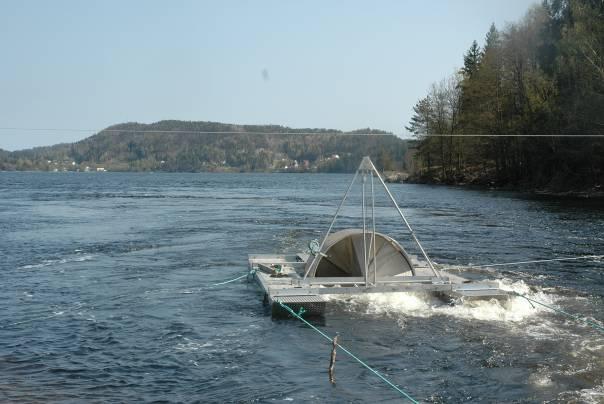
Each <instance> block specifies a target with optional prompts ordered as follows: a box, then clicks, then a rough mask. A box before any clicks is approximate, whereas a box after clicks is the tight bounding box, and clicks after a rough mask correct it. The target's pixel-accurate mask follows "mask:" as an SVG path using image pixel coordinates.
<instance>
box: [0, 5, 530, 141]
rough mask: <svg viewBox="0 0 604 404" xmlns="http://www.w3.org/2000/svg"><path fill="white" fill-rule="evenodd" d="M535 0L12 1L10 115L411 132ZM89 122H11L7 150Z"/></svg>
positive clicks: (6, 67)
mask: <svg viewBox="0 0 604 404" xmlns="http://www.w3.org/2000/svg"><path fill="white" fill-rule="evenodd" d="M532 3H534V1H531V0H488V1H487V0H458V1H453V0H450V1H444V0H430V1H419V0H418V1H413V2H412V1H402V0H399V1H363V2H361V1H335V0H334V1H297V2H294V1H218V0H216V1H212V2H209V1H208V2H203V1H126V0H123V1H110V0H103V1H80V0H78V1H60V0H53V1H28V0H14V1H13V0H3V1H2V2H0V50H1V52H2V55H1V57H0V127H20V128H74V129H80V128H81V129H102V128H104V127H106V126H108V125H111V124H115V123H120V122H125V121H138V122H145V123H150V122H155V121H158V120H162V119H185V120H208V121H220V122H228V123H247V124H269V123H270V124H282V125H287V126H291V127H325V128H336V129H343V130H350V129H356V128H363V127H372V128H380V129H385V130H389V131H392V132H395V133H397V134H402V133H403V131H404V130H403V127H404V125H405V124H406V123H407V122H408V120H409V118H410V116H411V112H412V111H411V108H412V107H413V105H414V104H415V102H416V101H417V99H418V98H420V97H422V96H424V95H425V93H426V91H427V89H428V87H429V85H430V84H431V83H432V82H434V81H438V80H440V79H441V78H443V77H445V76H447V75H449V74H451V73H452V72H453V71H454V69H456V68H459V67H460V66H461V64H462V54H463V53H464V52H465V51H466V49H467V48H468V47H469V46H470V44H471V42H472V40H473V39H477V40H478V41H479V43H482V41H483V38H484V34H485V33H486V31H487V30H488V28H489V25H490V24H491V22H495V24H497V25H498V26H499V27H503V26H504V25H505V23H506V22H510V21H515V20H518V19H519V18H521V17H522V15H523V14H524V12H525V11H526V10H527V9H528V7H529V6H530V5H531V4H532ZM263 71H264V72H265V73H264V74H263ZM90 134H92V133H89V132H67V131H39V132H36V131H7V130H0V148H4V149H8V150H15V149H21V148H26V147H32V146H39V145H50V144H54V143H58V142H71V141H75V140H79V139H81V138H84V137H86V136H88V135H90Z"/></svg>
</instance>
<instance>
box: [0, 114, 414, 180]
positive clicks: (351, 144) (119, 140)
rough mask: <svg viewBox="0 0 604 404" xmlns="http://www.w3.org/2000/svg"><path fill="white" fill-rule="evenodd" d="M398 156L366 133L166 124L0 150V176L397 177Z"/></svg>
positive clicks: (382, 135)
mask: <svg viewBox="0 0 604 404" xmlns="http://www.w3.org/2000/svg"><path fill="white" fill-rule="evenodd" d="M201 132H203V133H201ZM212 132H213V133H212ZM283 133H286V134H283ZM405 152H406V143H405V141H403V140H401V139H399V138H397V137H396V136H394V135H393V134H391V133H388V132H384V131H380V130H375V129H369V128H368V129H359V130H356V131H353V132H348V133H345V132H342V131H339V130H332V129H309V128H305V129H292V128H288V127H284V126H278V125H268V126H261V125H233V124H224V123H217V122H191V121H174V120H171V121H160V122H156V123H152V124H140V123H123V124H119V125H113V126H110V127H108V128H106V129H104V130H102V131H101V132H99V133H98V134H96V135H93V136H90V137H88V138H86V139H83V140H81V141H79V142H75V143H62V144H57V145H54V146H48V147H36V148H33V149H28V150H20V151H15V152H6V151H0V170H44V171H78V170H79V171H88V170H91V171H97V170H103V169H104V170H107V171H184V172H198V171H222V172H235V171H236V172H249V171H260V172H262V171H312V172H349V171H353V170H354V169H355V168H356V167H357V166H358V164H359V162H360V160H361V157H362V156H365V155H370V156H371V157H372V158H373V160H374V161H375V163H376V165H377V166H378V168H380V169H384V170H402V169H404V168H405V167H404V155H405Z"/></svg>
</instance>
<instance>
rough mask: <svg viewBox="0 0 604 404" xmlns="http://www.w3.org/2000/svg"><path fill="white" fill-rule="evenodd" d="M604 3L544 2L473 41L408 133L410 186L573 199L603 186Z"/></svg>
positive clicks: (421, 105)
mask: <svg viewBox="0 0 604 404" xmlns="http://www.w3.org/2000/svg"><path fill="white" fill-rule="evenodd" d="M603 15H604V2H602V1H592V0H572V1H571V0H545V1H543V2H542V3H541V4H540V5H535V6H533V7H531V8H530V9H529V10H528V12H527V13H526V15H525V16H524V18H523V19H522V20H521V21H519V22H517V23H513V24H508V25H507V26H506V27H505V28H504V29H502V30H499V29H498V28H497V27H495V25H491V27H490V29H489V30H488V32H487V34H486V37H485V41H484V43H483V44H482V45H479V44H478V42H476V41H474V42H473V43H472V44H471V46H470V47H469V49H468V51H467V52H466V53H465V54H464V55H463V67H462V68H461V69H460V70H459V71H457V72H455V73H454V74H453V75H452V76H450V77H448V78H445V79H443V80H442V81H440V82H438V83H435V84H433V85H432V86H431V88H430V89H429V91H428V94H427V95H426V96H425V97H424V98H422V99H420V100H419V101H418V102H417V103H416V105H415V107H414V109H413V110H414V114H413V116H412V118H411V121H410V122H409V124H408V126H407V130H409V131H410V132H412V133H414V134H415V137H416V139H417V144H416V145H415V146H414V148H415V150H414V154H415V158H414V161H415V163H416V170H415V171H414V173H413V175H412V176H411V178H410V179H409V180H410V181H411V182H421V183H430V184H449V185H464V184H468V185H472V186H480V187H486V188H501V189H515V190H521V191H522V190H529V191H531V192H535V193H540V194H548V195H558V196H571V195H577V196H581V195H601V186H602V184H604V115H603V114H604V19H603V18H602V16H603Z"/></svg>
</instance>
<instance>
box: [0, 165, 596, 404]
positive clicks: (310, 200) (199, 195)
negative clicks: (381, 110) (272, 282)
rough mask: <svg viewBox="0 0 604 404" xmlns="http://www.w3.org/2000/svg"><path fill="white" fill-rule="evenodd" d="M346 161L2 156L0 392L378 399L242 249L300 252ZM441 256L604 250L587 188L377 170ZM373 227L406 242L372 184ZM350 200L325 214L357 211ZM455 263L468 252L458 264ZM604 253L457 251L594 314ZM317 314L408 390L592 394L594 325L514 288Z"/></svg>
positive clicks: (513, 396) (406, 298)
mask: <svg viewBox="0 0 604 404" xmlns="http://www.w3.org/2000/svg"><path fill="white" fill-rule="evenodd" d="M350 179H351V176H350V175H341V174H338V175H328V174H324V175H323V174H314V175H312V174H309V175H306V174H291V175H290V174H158V173H132V174H130V173H0V277H1V278H0V279H1V282H0V308H1V312H2V316H1V317H0V401H11V402H39V401H45V402H82V401H85V402H91V401H92V402H101V401H102V402H140V401H145V402H151V401H157V402H161V401H165V402H195V401H197V402H261V403H264V402H269V403H273V402H317V403H323V402H354V403H356V402H359V403H360V402H367V401H372V402H391V401H395V400H399V399H400V396H399V395H398V393H396V392H395V391H394V390H392V389H391V388H389V387H388V386H387V385H386V384H384V383H383V382H382V381H380V380H379V379H377V378H376V377H375V376H374V375H373V374H371V373H370V372H368V371H367V370H365V369H364V368H362V367H361V366H360V365H359V364H358V363H356V362H353V361H352V360H351V359H350V358H348V357H346V356H345V355H344V354H343V353H340V354H339V355H338V359H337V364H336V380H337V383H336V384H335V385H334V386H332V385H331V384H330V383H329V381H328V376H327V372H326V369H327V365H328V361H329V354H330V346H329V345H328V343H326V341H325V340H323V339H322V338H321V337H320V336H319V335H318V334H317V333H315V332H314V331H312V330H311V329H309V328H308V327H306V326H305V325H303V324H302V323H301V322H299V321H297V320H293V319H290V320H273V319H271V317H270V316H269V315H267V313H266V310H265V308H264V307H263V305H262V294H261V293H260V291H259V290H258V289H257V288H256V287H255V286H254V285H253V284H248V283H246V282H245V281H244V280H242V281H238V282H233V283H229V284H225V285H221V286H217V287H210V285H212V284H214V283H218V282H221V281H225V280H228V279H233V278H235V277H237V276H240V275H242V274H244V273H245V272H246V270H247V254H249V253H272V252H282V251H283V252H298V251H304V250H306V249H307V244H308V242H309V241H310V240H311V239H313V238H318V237H319V236H320V235H321V232H322V231H324V230H325V229H326V227H327V225H328V224H329V221H330V220H331V217H332V215H333V213H334V212H335V209H336V207H337V204H338V202H339V200H340V198H341V196H342V194H343V193H344V191H345V189H346V187H347V185H348V182H349V181H350ZM391 189H392V191H393V194H394V195H395V196H396V198H397V199H398V200H399V201H400V206H401V207H402V208H403V210H404V212H405V213H406V214H407V215H408V218H409V221H410V223H411V224H412V225H413V226H414V228H415V230H416V233H417V235H418V237H419V239H420V240H421V241H422V243H423V245H424V247H425V248H426V250H427V251H428V252H429V254H430V255H431V257H432V258H433V259H434V261H436V262H437V263H439V264H441V265H445V266H451V267H452V268H453V270H454V271H456V270H464V268H466V267H468V266H471V265H478V264H490V263H502V262H514V261H524V260H535V259H544V258H552V257H572V256H582V255H590V254H604V248H603V247H604V207H603V206H602V205H603V204H602V203H601V202H600V203H598V202H593V203H590V204H587V203H586V202H573V201H559V200H558V201H556V200H538V199H530V198H526V197H523V196H522V195H519V194H514V193H505V192H497V191H471V190H462V189H458V188H448V187H430V186H422V185H392V186H391ZM377 196H378V197H377V201H376V203H377V210H376V215H377V217H378V220H377V227H378V230H380V231H382V232H384V233H386V234H389V235H391V236H393V237H394V238H396V239H398V240H399V241H400V242H401V244H403V245H404V246H409V250H410V252H411V253H417V251H415V250H414V249H413V248H411V246H410V243H409V236H408V234H407V232H406V231H405V229H404V228H403V226H402V225H401V223H400V220H399V219H398V218H397V216H396V213H395V212H394V211H393V210H392V209H390V208H388V205H387V203H386V200H385V198H384V196H383V195H382V194H378V195H377ZM358 201H359V200H358V198H356V199H355V198H352V199H351V201H350V204H349V205H347V208H346V209H344V212H343V216H342V219H341V220H340V221H339V222H338V223H337V225H336V227H337V228H343V227H350V226H357V225H358V218H359V214H360V208H359V207H358ZM466 269H467V268H466ZM603 274H604V261H603V260H601V259H599V260H598V259H589V260H578V261H569V262H550V263H539V264H529V265H518V266H507V267H493V268H490V269H488V268H487V269H472V270H471V271H470V276H471V277H472V278H476V279H482V278H491V279H496V280H499V281H500V283H501V284H502V286H503V287H506V288H508V289H512V290H516V291H518V292H522V293H527V295H528V296H530V297H532V298H534V299H536V300H539V301H542V302H545V303H548V304H552V305H554V306H556V307H558V308H561V309H564V310H567V311H569V312H572V313H576V314H579V315H581V316H585V317H587V318H591V319H593V320H595V321H599V322H600V324H602V321H603V320H604V275H603ZM316 324H317V326H318V327H319V328H320V329H321V330H323V331H324V332H326V333H328V334H330V335H335V334H336V333H339V335H340V341H341V343H342V344H343V345H344V346H346V347H348V349H350V350H351V351H352V352H354V353H355V354H357V355H358V356H359V357H361V358H362V359H364V360H365V361H366V362H367V363H369V364H370V365H372V366H373V367H375V368H376V369H377V370H379V371H381V372H383V373H384V374H385V375H387V377H388V378H389V379H391V380H392V381H393V382H395V383H396V384H398V385H399V386H400V387H402V388H403V389H404V390H405V391H407V392H408V393H409V394H410V395H411V396H413V397H415V398H416V399H418V400H419V401H422V402H433V403H444V402H446V403H449V402H451V403H457V402H509V403H525V402H526V403H532V402H569V401H570V402H586V403H594V402H604V335H602V334H601V333H599V332H597V331H596V330H595V329H593V328H590V327H589V326H586V325H584V324H580V323H577V322H575V321H573V320H571V319H568V318H565V317H561V316H560V315H559V314H556V313H553V312H551V311H549V310H547V309H544V308H542V307H540V306H537V307H536V308H532V307H531V305H530V304H529V303H528V302H527V301H526V300H524V299H522V298H520V297H516V298H513V299H512V300H510V301H509V302H508V303H505V304H499V303H496V302H484V303H479V304H474V305H463V306H449V305H446V304H443V303H442V302H440V301H437V300H434V299H432V298H430V297H429V296H423V295H405V294H402V295H399V294H383V295H375V296H371V297H365V298H353V299H334V302H333V305H331V306H330V308H329V309H328V311H327V314H326V316H325V318H324V319H323V320H322V321H318V322H317V323H316Z"/></svg>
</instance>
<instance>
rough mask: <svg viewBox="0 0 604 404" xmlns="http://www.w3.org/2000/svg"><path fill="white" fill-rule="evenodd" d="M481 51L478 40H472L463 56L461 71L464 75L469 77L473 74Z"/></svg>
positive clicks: (478, 62) (476, 68) (478, 63)
mask: <svg viewBox="0 0 604 404" xmlns="http://www.w3.org/2000/svg"><path fill="white" fill-rule="evenodd" d="M480 59H481V53H480V46H478V42H476V40H474V41H473V42H472V46H470V49H468V52H467V53H466V54H465V55H464V57H463V68H462V71H463V73H464V75H465V76H466V77H469V78H471V77H472V76H474V74H475V73H476V71H477V70H478V66H479V65H480Z"/></svg>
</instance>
